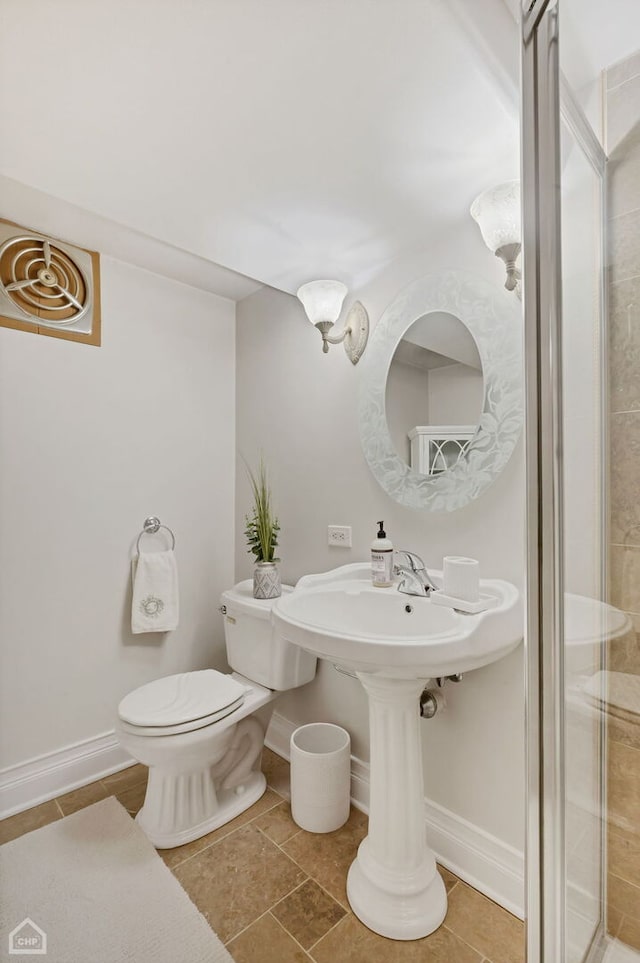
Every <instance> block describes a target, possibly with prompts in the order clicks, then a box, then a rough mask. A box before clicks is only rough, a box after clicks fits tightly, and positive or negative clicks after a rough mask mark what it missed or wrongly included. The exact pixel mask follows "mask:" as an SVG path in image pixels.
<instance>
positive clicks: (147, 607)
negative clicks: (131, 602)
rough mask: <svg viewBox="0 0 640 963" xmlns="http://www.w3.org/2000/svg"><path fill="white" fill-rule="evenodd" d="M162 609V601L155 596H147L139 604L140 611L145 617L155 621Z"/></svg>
mask: <svg viewBox="0 0 640 963" xmlns="http://www.w3.org/2000/svg"><path fill="white" fill-rule="evenodd" d="M163 608H164V602H163V601H162V599H158V598H156V597H155V595H147V597H146V599H143V600H142V601H141V602H140V611H141V612H144V614H145V615H149V616H150V617H151V618H152V619H155V618H156V617H157V616H158V615H160V613H161V612H162V610H163Z"/></svg>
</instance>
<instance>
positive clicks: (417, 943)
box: [310, 914, 482, 963]
mask: <svg viewBox="0 0 640 963" xmlns="http://www.w3.org/2000/svg"><path fill="white" fill-rule="evenodd" d="M310 956H311V957H312V958H313V959H314V960H315V961H316V963H482V956H481V954H480V953H477V952H476V951H475V950H473V949H472V948H471V947H470V946H467V945H466V943H464V942H463V941H462V940H460V939H458V937H457V936H455V935H454V934H453V933H452V932H451V931H450V930H449V929H448V928H447V927H445V926H441V927H440V928H439V929H438V930H436V932H435V933H432V934H431V936H426V937H425V938H424V939H422V940H408V941H404V940H402V941H399V940H387V939H385V938H384V937H383V936H378V934H377V933H372V931H371V930H369V929H367V927H366V926H365V925H364V924H363V923H361V922H360V920H358V919H356V917H355V916H353V915H352V914H349V915H348V916H346V917H345V919H344V920H342V922H341V923H338V925H337V926H336V927H335V929H333V930H331V932H330V933H328V934H327V935H326V936H325V937H324V938H323V939H321V940H320V942H319V943H317V944H316V946H314V947H313V949H312V950H311V951H310Z"/></svg>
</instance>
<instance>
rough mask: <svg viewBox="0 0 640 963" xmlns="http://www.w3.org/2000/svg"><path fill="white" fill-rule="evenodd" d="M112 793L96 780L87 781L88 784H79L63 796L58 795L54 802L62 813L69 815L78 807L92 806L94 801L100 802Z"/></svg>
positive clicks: (76, 810)
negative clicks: (77, 787)
mask: <svg viewBox="0 0 640 963" xmlns="http://www.w3.org/2000/svg"><path fill="white" fill-rule="evenodd" d="M112 795H113V792H112V791H111V790H109V789H106V788H105V787H104V786H103V785H102V783H101V782H100V781H99V780H98V782H91V783H89V785H88V786H81V787H80V789H74V790H73V791H72V792H67V793H65V794H64V796H58V798H57V800H56V802H57V803H58V805H59V806H60V809H61V810H62V812H63V813H64V815H65V816H70V815H71V813H75V812H78V810H79V809H85V808H86V807H87V806H92V805H93V804H94V803H96V802H100V800H101V799H106V798H107V796H112Z"/></svg>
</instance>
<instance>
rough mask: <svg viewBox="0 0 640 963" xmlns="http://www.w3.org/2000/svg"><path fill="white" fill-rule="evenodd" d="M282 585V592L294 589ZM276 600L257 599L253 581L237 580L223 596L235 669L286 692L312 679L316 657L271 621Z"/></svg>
mask: <svg viewBox="0 0 640 963" xmlns="http://www.w3.org/2000/svg"><path fill="white" fill-rule="evenodd" d="M292 591H293V589H292V587H291V586H290V585H283V586H282V593H283V595H284V594H285V593H287V592H292ZM274 602H275V599H254V597H253V580H252V579H247V581H245V582H238V584H237V585H234V586H233V588H232V589H227V591H226V592H223V593H222V595H221V597H220V603H221V611H222V613H223V618H224V636H225V642H226V645H227V661H228V662H229V665H230V666H231V668H232V669H233V670H234V671H235V672H239V673H240V674H241V675H243V676H245V678H247V679H249V680H250V681H252V682H259V683H260V685H263V686H266V687H267V688H268V689H277V690H279V691H284V690H286V689H295V688H296V687H297V686H299V685H304V684H305V682H310V681H311V680H312V679H313V677H314V676H315V674H316V661H317V660H316V657H315V656H314V655H311V654H310V653H309V652H305V651H304V650H303V649H301V648H299V647H298V646H297V645H292V644H291V643H290V642H285V640H284V639H283V638H282V637H281V636H280V635H279V634H278V633H277V632H276V630H275V628H274V626H273V625H272V624H271V608H272V606H273V603H274Z"/></svg>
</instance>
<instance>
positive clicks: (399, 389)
mask: <svg viewBox="0 0 640 963" xmlns="http://www.w3.org/2000/svg"><path fill="white" fill-rule="evenodd" d="M385 406H386V411H387V424H388V426H389V434H390V435H391V440H392V441H393V444H394V447H395V449H396V451H397V452H398V454H399V455H400V457H401V458H402V460H403V461H405V462H406V463H407V465H410V464H411V442H410V441H409V431H410V430H411V429H412V428H415V426H416V425H428V424H429V372H428V371H425V370H424V368H418V367H417V366H416V365H413V364H403V363H402V362H400V361H393V362H392V363H391V365H390V366H389V376H388V378H387V394H386V398H385Z"/></svg>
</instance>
